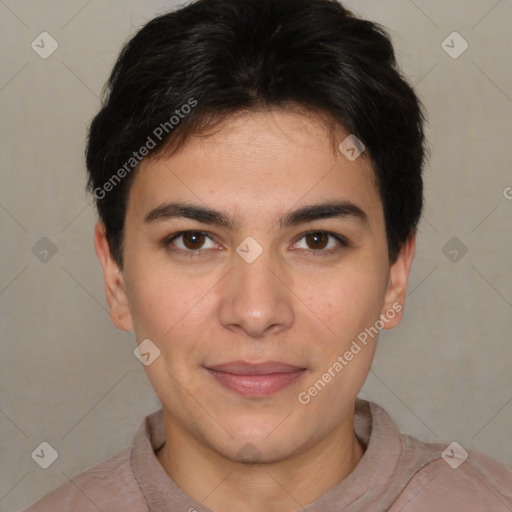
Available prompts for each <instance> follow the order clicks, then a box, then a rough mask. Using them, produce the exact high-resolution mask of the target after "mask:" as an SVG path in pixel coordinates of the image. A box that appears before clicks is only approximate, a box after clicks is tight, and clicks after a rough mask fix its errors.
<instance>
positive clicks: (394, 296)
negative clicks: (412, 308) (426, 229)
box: [381, 235, 416, 329]
mask: <svg viewBox="0 0 512 512" xmlns="http://www.w3.org/2000/svg"><path fill="white" fill-rule="evenodd" d="M415 249H416V236H415V235H412V236H411V237H409V238H408V239H407V241H406V242H405V243H404V245H403V246H402V248H401V250H400V254H399V255H398V258H397V260H396V261H395V262H394V263H393V264H392V265H391V267H390V269H389V284H388V289H387V292H386V297H385V299H384V306H383V308H382V311H381V315H383V316H384V317H385V319H386V320H387V321H386V322H384V323H385V327H384V329H393V328H394V327H396V326H397V325H398V324H399V323H400V321H401V319H402V311H403V308H404V306H405V296H406V293H407V282H408V280H409V272H410V270H411V265H412V260H413V257H414V251H415Z"/></svg>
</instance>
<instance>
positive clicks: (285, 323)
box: [219, 251, 294, 338]
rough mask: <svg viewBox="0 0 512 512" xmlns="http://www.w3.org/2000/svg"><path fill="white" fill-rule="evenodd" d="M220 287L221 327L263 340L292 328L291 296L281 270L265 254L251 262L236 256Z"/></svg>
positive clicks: (269, 256) (268, 255)
mask: <svg viewBox="0 0 512 512" xmlns="http://www.w3.org/2000/svg"><path fill="white" fill-rule="evenodd" d="M226 277H227V281H226V283H225V286H224V288H223V292H222V295H221V299H220V306H219V319H220V322H221V324H222V325H223V326H224V327H225V328H226V329H229V330H231V331H240V332H241V333H243V334H244V335H245V336H250V337H252V338H262V337H265V336H268V335H270V334H273V335H275V334H278V333H279V332H282V331H285V330H286V329H289V328H290V327H291V326H292V325H293V321H294V310H293V302H292V299H293V293H292V292H291V290H290V289H289V288H288V287H287V286H286V284H285V283H286V276H285V271H284V269H282V268H281V270H280V269H279V267H278V266H277V265H276V263H275V262H272V258H271V255H270V254H267V253H265V251H264V252H263V253H262V254H261V256H260V257H259V258H258V259H257V260H256V261H254V262H252V263H247V262H246V261H244V260H243V259H242V258H240V257H238V256H237V257H236V260H235V263H234V267H233V269H232V270H231V272H229V274H228V276H226Z"/></svg>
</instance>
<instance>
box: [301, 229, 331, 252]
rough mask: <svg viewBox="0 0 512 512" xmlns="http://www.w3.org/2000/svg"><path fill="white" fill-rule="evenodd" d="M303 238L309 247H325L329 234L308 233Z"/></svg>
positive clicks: (317, 248)
mask: <svg viewBox="0 0 512 512" xmlns="http://www.w3.org/2000/svg"><path fill="white" fill-rule="evenodd" d="M305 238H306V243H307V245H308V247H309V248H310V249H316V250H319V249H325V248H326V247H327V244H328V243H329V235H328V234H327V233H321V232H319V233H309V234H308V235H306V237H305Z"/></svg>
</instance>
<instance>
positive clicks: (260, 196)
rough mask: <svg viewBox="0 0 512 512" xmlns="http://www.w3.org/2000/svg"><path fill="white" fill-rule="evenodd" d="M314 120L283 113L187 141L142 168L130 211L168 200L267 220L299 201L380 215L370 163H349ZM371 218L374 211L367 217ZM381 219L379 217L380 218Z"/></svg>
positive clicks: (236, 119)
mask: <svg viewBox="0 0 512 512" xmlns="http://www.w3.org/2000/svg"><path fill="white" fill-rule="evenodd" d="M348 135H349V134H348V133H347V132H344V131H342V130H339V133H336V134H333V132H332V130H329V129H328V128H327V126H326V124H325V123H324V122H323V120H322V119H321V118H319V117H315V116H314V115H304V114H298V113H291V112H285V111H268V112H251V113H247V114H244V115H239V116H233V117H231V118H228V119H227V120H226V121H224V122H223V123H222V124H221V125H219V126H218V127H217V128H216V129H215V131H213V132H211V133H206V134H201V135H195V136H192V137H190V138H189V140H188V141H187V142H186V144H184V145H183V146H182V147H181V148H180V149H179V151H177V152H176V153H174V154H172V155H171V156H166V155H165V154H164V153H162V154H160V155H159V156H158V157H155V158H152V159H146V160H145V161H143V162H142V164H141V167H140V169H139V170H138V172H137V174H136V176H135V180H134V183H133V185H132V187H131V191H130V196H129V204H128V213H130V211H131V210H134V209H135V210H137V212H138V215H139V216H140V215H143V214H144V212H147V211H148V209H151V208H154V207H155V206H157V205H158V204H160V203H165V202H168V201H175V200H181V201H194V202H196V203H197V202H201V203H203V204H205V205H208V206H212V207H215V208H217V209H222V210H226V211H236V213H237V215H241V216H242V217H243V216H244V215H247V216H252V217H254V216H255V215H256V216H257V218H263V217H265V215H266V213H270V212H272V213H273V214H274V213H276V212H278V211H282V210H286V209H289V208H291V207H293V206H294V205H295V206H296V205H299V204H301V203H303V204H307V203H312V202H316V203H318V202H321V201H333V200H339V199H341V200H346V201H351V202H353V203H356V204H358V205H359V206H360V207H361V208H362V209H364V210H375V209H377V210H380V209H381V206H382V205H381V202H380V196H379V193H378V190H377V187H376V183H375V179H374V172H373V169H372V165H371V161H370V159H369V158H368V157H367V155H365V153H363V154H362V155H361V156H360V157H359V158H357V159H355V160H354V161H351V160H350V159H348V158H347V157H346V155H345V154H344V153H342V152H341V151H339V150H337V148H336V147H333V137H336V138H337V139H339V142H340V143H341V142H342V141H343V140H344V139H345V138H346V137H347V136H348ZM370 213H371V212H370ZM377 213H378V212H377Z"/></svg>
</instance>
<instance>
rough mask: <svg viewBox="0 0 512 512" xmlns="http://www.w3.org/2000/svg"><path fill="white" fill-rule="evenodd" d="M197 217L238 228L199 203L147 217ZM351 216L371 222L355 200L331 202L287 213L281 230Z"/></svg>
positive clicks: (174, 205) (163, 208)
mask: <svg viewBox="0 0 512 512" xmlns="http://www.w3.org/2000/svg"><path fill="white" fill-rule="evenodd" d="M180 217H183V218H186V219H191V220H196V221H198V222H201V223H203V224H213V225H216V226H220V227H224V228H226V229H229V230H234V229H235V228H236V223H235V221H234V219H233V218H232V217H230V216H229V215H228V214H226V213H224V212H221V211H218V210H214V209H212V208H208V207H205V206H202V205H198V204H191V203H181V202H169V203H164V204H161V205H159V206H157V207H156V208H154V209H152V210H150V211H149V212H148V213H147V214H146V215H145V217H144V222H145V223H150V224H152V223H155V222H158V221H165V220H169V219H173V218H180ZM333 218H338V219H339V218H341V219H345V218H346V219H349V220H355V221H358V222H360V223H361V224H363V225H364V226H366V227H367V226H368V225H369V219H368V215H367V214H366V213H365V212H364V210H363V209H362V208H360V207H359V206H357V205H356V204H354V203H352V202H351V201H329V202H325V203H319V204H311V205H306V206H302V207H300V208H297V209H295V210H292V211H289V212H287V213H285V214H284V215H283V216H282V217H280V218H278V219H277V220H276V223H277V224H278V226H279V228H280V229H283V228H286V227H291V226H296V225H298V224H303V223H307V222H314V221H316V220H321V219H333Z"/></svg>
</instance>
